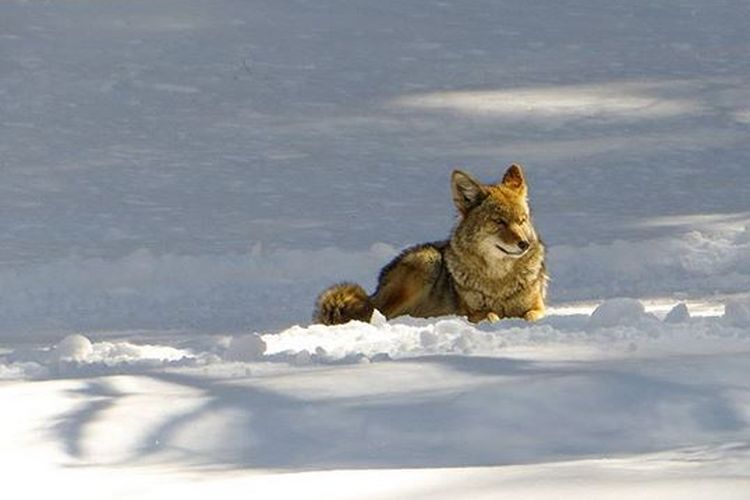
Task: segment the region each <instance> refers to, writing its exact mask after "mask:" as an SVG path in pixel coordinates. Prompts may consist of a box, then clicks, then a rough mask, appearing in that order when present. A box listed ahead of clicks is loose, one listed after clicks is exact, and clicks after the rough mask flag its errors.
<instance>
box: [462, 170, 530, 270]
mask: <svg viewBox="0 0 750 500" xmlns="http://www.w3.org/2000/svg"><path fill="white" fill-rule="evenodd" d="M451 190H452V193H453V202H454V203H455V204H456V208H458V212H459V216H460V217H461V219H460V221H459V223H458V225H457V226H456V228H455V230H454V233H453V238H452V241H451V244H452V245H453V246H454V248H455V249H456V250H457V251H461V252H462V253H470V254H474V255H479V256H481V257H483V258H484V259H485V260H487V261H488V262H493V261H497V260H502V259H514V258H519V257H521V256H523V255H525V254H526V253H527V252H529V250H530V249H532V248H534V247H536V246H537V245H538V238H537V234H536V232H535V231H534V227H533V225H532V223H531V214H530V213H529V204H528V201H527V194H528V190H527V186H526V180H525V179H524V175H523V170H522V169H521V167H520V166H519V165H515V164H514V165H511V166H510V167H509V168H508V170H507V171H506V172H505V175H503V178H502V180H501V181H500V182H499V183H497V184H482V183H480V182H478V181H477V180H475V179H474V178H472V177H471V176H470V175H469V174H467V173H465V172H462V171H460V170H455V171H454V172H453V175H452V177H451Z"/></svg>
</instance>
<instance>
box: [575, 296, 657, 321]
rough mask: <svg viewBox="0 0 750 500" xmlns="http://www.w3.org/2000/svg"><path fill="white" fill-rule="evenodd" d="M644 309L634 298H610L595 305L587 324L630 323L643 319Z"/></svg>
mask: <svg viewBox="0 0 750 500" xmlns="http://www.w3.org/2000/svg"><path fill="white" fill-rule="evenodd" d="M645 315H646V309H645V308H644V307H643V304H642V303H641V302H640V301H639V300H636V299H627V298H619V299H610V300H607V301H605V302H603V303H602V304H600V305H599V307H597V308H596V309H595V310H594V312H593V313H591V318H590V319H589V324H590V325H591V326H593V327H596V328H606V327H611V326H619V325H632V324H635V323H637V322H638V321H640V320H641V319H643V317H644V316H645Z"/></svg>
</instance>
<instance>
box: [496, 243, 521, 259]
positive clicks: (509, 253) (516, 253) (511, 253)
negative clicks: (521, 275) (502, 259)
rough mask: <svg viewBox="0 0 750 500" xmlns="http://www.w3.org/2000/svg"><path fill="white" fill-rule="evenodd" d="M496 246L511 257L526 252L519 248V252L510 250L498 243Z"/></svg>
mask: <svg viewBox="0 0 750 500" xmlns="http://www.w3.org/2000/svg"><path fill="white" fill-rule="evenodd" d="M495 247H496V248H497V249H498V250H500V251H501V252H503V253H504V254H505V255H510V256H511V257H520V256H521V255H523V254H525V253H526V250H519V251H518V252H510V251H508V250H506V249H504V248H503V247H501V246H500V245H497V244H496V245H495Z"/></svg>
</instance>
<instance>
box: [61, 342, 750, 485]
mask: <svg viewBox="0 0 750 500" xmlns="http://www.w3.org/2000/svg"><path fill="white" fill-rule="evenodd" d="M398 363H417V364H429V365H432V366H433V367H437V368H439V369H440V370H442V371H443V372H444V373H445V376H446V377H451V376H459V375H461V374H463V375H462V376H466V375H471V376H474V378H475V379H476V381H475V382H472V383H470V384H468V385H466V384H460V385H459V388H453V389H450V388H439V387H438V388H435V390H434V391H433V390H424V389H419V390H414V391H408V390H407V391H404V390H400V391H398V392H394V393H385V394H376V395H354V396H346V397H321V396H311V397H306V396H305V395H304V394H302V395H301V396H298V395H296V396H291V395H289V394H283V393H281V392H277V391H272V390H268V389H265V388H260V387H255V386H252V385H239V384H237V383H231V382H230V383H227V382H225V381H221V380H212V379H208V378H204V377H199V376H192V375H184V374H164V373H160V374H151V375H150V376H151V377H154V378H156V379H158V380H161V381H163V382H168V383H171V384H178V385H180V386H183V387H187V388H190V389H193V390H197V391H199V392H200V393H201V394H202V395H203V396H204V397H206V398H207V402H206V403H205V404H203V405H202V406H200V407H199V408H197V409H194V410H191V411H188V412H185V413H182V414H178V415H176V416H172V417H168V418H167V419H165V420H162V421H161V422H160V423H158V425H156V426H155V427H153V428H152V429H151V430H149V432H148V433H147V434H146V435H145V436H144V437H143V438H142V440H141V443H142V444H141V445H140V446H139V447H138V448H137V449H135V450H133V452H132V455H131V457H130V458H129V459H128V460H127V463H138V462H140V461H143V460H157V461H158V460H159V457H160V454H162V453H168V454H170V455H169V456H170V457H172V458H170V459H173V458H174V456H175V454H177V458H178V459H179V460H184V461H185V462H187V463H191V464H195V465H198V466H210V467H212V468H215V467H217V466H218V467H226V468H247V467H251V468H278V469H295V470H299V469H304V470H316V469H335V468H349V469H351V468H399V467H459V466H461V467H463V466H489V465H502V464H520V463H535V462H548V461H554V460H563V459H566V460H567V459H572V458H581V457H591V456H601V455H607V456H609V455H621V454H630V453H645V452H654V451H660V450H665V449H674V448H678V447H683V446H690V445H696V444H701V443H707V442H715V440H716V439H717V436H718V437H722V438H723V437H726V438H727V440H731V439H739V438H741V435H742V434H743V433H745V432H746V431H747V429H748V423H747V422H746V421H745V420H744V419H743V418H742V416H741V415H740V414H739V413H738V412H737V411H736V410H735V409H734V407H733V406H732V404H731V402H730V401H729V400H728V399H727V398H726V397H725V396H724V395H723V394H722V391H721V388H720V387H712V386H708V385H695V384H690V385H688V384H683V383H678V382H674V381H669V380H663V379H660V378H658V377H655V376H650V375H643V374H640V373H632V372H628V373H625V372H618V371H613V370H607V369H602V368H597V367H590V366H585V365H582V366H572V367H571V366H565V367H555V368H552V369H549V368H546V367H539V366H537V365H535V364H533V363H528V362H523V361H516V360H508V359H496V358H475V357H472V358H466V357H463V356H430V357H424V358H418V359H411V360H406V361H403V362H398ZM472 380H474V379H473V378H472ZM87 393H88V394H91V395H92V396H94V397H96V398H97V399H96V400H95V401H94V402H92V403H91V404H89V405H88V406H87V407H85V408H84V409H82V410H79V411H76V412H75V413H72V414H70V415H68V416H67V417H65V419H63V421H61V422H60V423H59V424H58V426H57V431H58V434H59V436H60V438H61V439H62V440H63V442H64V443H65V448H66V450H67V451H68V453H70V454H71V455H73V456H80V455H81V445H80V439H81V435H82V432H81V429H82V428H83V427H85V425H87V424H88V423H89V422H90V421H92V420H93V419H96V418H97V417H98V415H100V412H101V411H102V410H103V409H106V408H107V407H109V406H111V405H112V404H116V396H117V395H116V394H112V393H111V391H107V390H106V387H104V386H103V385H101V384H99V383H96V384H93V383H92V384H91V385H90V387H89V389H87ZM101 397H104V398H105V399H101ZM216 419H218V421H217V420H216ZM212 422H213V423H212Z"/></svg>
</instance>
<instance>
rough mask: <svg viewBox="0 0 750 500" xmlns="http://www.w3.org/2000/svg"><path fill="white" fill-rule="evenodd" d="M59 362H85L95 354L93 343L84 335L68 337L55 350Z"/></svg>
mask: <svg viewBox="0 0 750 500" xmlns="http://www.w3.org/2000/svg"><path fill="white" fill-rule="evenodd" d="M53 353H54V354H55V357H56V358H57V359H58V360H59V361H84V360H86V359H87V358H89V357H91V355H92V354H93V353H94V346H93V344H92V343H91V341H90V340H89V339H88V338H86V337H84V336H83V335H78V334H75V335H68V336H67V337H65V338H64V339H62V341H60V343H59V344H58V345H57V347H56V348H55V349H54V351H53Z"/></svg>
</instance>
